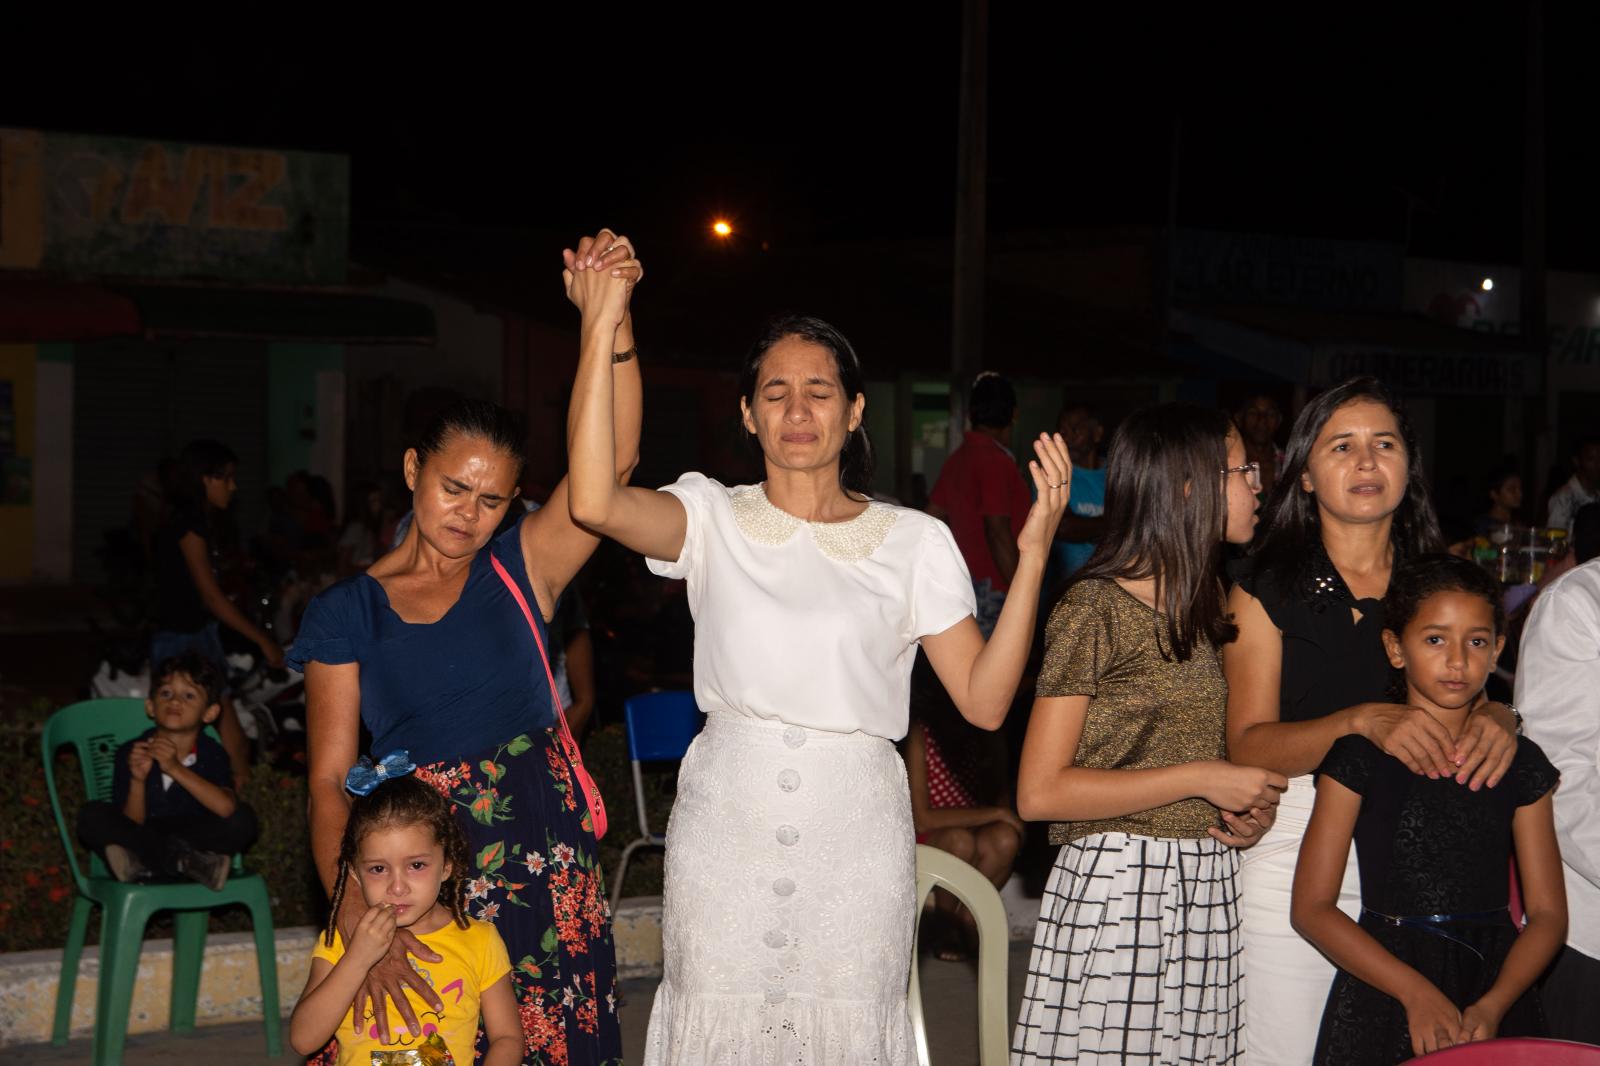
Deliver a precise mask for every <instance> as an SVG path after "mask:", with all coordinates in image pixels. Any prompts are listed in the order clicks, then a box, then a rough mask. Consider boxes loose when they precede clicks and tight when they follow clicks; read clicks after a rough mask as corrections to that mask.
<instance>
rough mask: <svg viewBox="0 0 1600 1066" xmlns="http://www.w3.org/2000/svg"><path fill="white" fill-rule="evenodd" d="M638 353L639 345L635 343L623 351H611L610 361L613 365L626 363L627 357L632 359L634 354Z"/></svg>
mask: <svg viewBox="0 0 1600 1066" xmlns="http://www.w3.org/2000/svg"><path fill="white" fill-rule="evenodd" d="M638 354H639V346H638V345H637V344H635V345H633V346H632V347H630V348H629V349H628V350H627V351H625V352H612V353H611V362H612V364H613V365H615V364H617V363H626V362H627V361H628V360H629V359H632V358H633V357H634V356H636V355H638Z"/></svg>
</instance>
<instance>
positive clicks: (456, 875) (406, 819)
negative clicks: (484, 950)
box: [324, 775, 470, 947]
mask: <svg viewBox="0 0 1600 1066" xmlns="http://www.w3.org/2000/svg"><path fill="white" fill-rule="evenodd" d="M411 825H422V826H427V827H428V829H430V830H431V831H432V832H433V838H434V840H436V841H438V842H439V844H440V846H442V847H443V848H444V859H445V862H447V863H449V864H450V876H449V877H447V878H445V879H444V881H443V882H442V883H440V885H439V902H440V903H443V904H445V905H446V906H448V907H449V908H450V916H451V917H452V918H453V919H454V920H455V923H456V925H458V926H460V927H461V928H462V929H465V928H467V906H466V895H467V878H466V872H467V870H468V869H469V868H470V867H469V866H468V865H467V863H468V855H467V838H466V837H465V836H463V835H462V832H461V826H460V825H458V824H457V823H456V819H455V815H454V814H453V813H451V810H450V804H449V803H448V802H447V801H446V800H445V798H444V797H443V796H441V795H439V793H438V792H436V791H434V789H433V787H432V786H430V785H428V784H425V783H424V782H422V781H419V780H417V778H415V777H412V776H409V775H408V776H405V777H391V778H389V779H388V780H387V781H384V782H383V783H382V784H380V785H379V786H378V787H377V788H375V789H373V790H372V791H371V792H369V793H367V794H366V795H365V796H356V797H355V798H354V799H353V800H352V802H351V804H350V818H349V820H348V821H347V822H345V824H344V837H343V839H341V840H340V841H339V873H338V875H337V876H336V877H335V878H334V883H333V899H332V900H331V901H330V905H329V912H328V928H327V930H326V932H325V934H324V936H325V942H326V943H327V945H328V946H329V947H332V946H333V934H334V923H335V921H336V920H337V919H338V916H339V907H340V905H341V904H343V903H344V895H345V887H346V886H347V885H348V884H349V881H350V870H351V867H353V866H354V865H355V861H356V852H357V851H359V850H360V848H361V841H362V840H364V839H366V836H367V834H368V833H370V832H372V831H373V830H374V829H388V828H391V827H395V826H411Z"/></svg>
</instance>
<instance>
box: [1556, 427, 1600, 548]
mask: <svg viewBox="0 0 1600 1066" xmlns="http://www.w3.org/2000/svg"><path fill="white" fill-rule="evenodd" d="M1572 470H1573V473H1572V478H1571V480H1569V481H1568V482H1567V483H1566V484H1564V485H1562V486H1561V487H1560V488H1559V489H1556V491H1555V492H1554V493H1553V494H1551V496H1550V513H1549V517H1548V518H1547V519H1546V520H1545V525H1547V526H1549V527H1550V528H1551V529H1566V530H1571V529H1572V519H1573V516H1574V515H1576V514H1577V513H1578V509H1579V508H1581V507H1583V506H1584V505H1586V504H1591V503H1600V436H1596V435H1594V434H1589V435H1588V436H1585V437H1583V438H1582V439H1581V440H1579V441H1578V446H1577V447H1576V448H1574V449H1572Z"/></svg>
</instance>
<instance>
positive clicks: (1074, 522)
mask: <svg viewBox="0 0 1600 1066" xmlns="http://www.w3.org/2000/svg"><path fill="white" fill-rule="evenodd" d="M1056 432H1058V433H1060V434H1061V437H1062V439H1063V440H1065V441H1066V442H1067V452H1068V453H1069V454H1070V455H1071V456H1072V496H1071V498H1070V499H1069V500H1068V501H1067V513H1066V514H1065V515H1063V516H1062V518H1061V525H1060V527H1059V528H1057V530H1056V543H1055V547H1054V548H1053V549H1052V550H1051V552H1050V566H1051V570H1052V573H1051V582H1052V584H1057V583H1060V582H1062V581H1065V580H1066V579H1067V578H1068V577H1069V576H1071V574H1072V573H1073V572H1074V571H1075V570H1077V569H1078V568H1079V567H1080V566H1082V565H1083V564H1084V563H1086V562H1088V561H1089V556H1091V555H1093V554H1094V546H1095V542H1096V541H1098V540H1099V539H1100V531H1101V527H1102V526H1103V525H1104V524H1105V519H1103V518H1102V517H1101V515H1103V514H1104V513H1105V509H1106V470H1105V460H1104V457H1103V455H1102V454H1101V448H1100V446H1101V442H1102V441H1103V440H1104V439H1105V433H1106V430H1105V426H1104V425H1103V424H1102V423H1101V421H1100V415H1099V413H1098V412H1096V411H1095V409H1094V408H1093V407H1090V406H1089V405H1088V404H1086V403H1075V404H1068V405H1067V406H1066V407H1063V408H1062V409H1061V415H1060V416H1059V417H1058V418H1057V419H1056Z"/></svg>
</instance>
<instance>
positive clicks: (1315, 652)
mask: <svg viewBox="0 0 1600 1066" xmlns="http://www.w3.org/2000/svg"><path fill="white" fill-rule="evenodd" d="M1439 539H1440V538H1439V526H1438V521H1437V520H1436V519H1435V518H1434V514H1433V507H1432V504H1431V503H1430V502H1429V498H1428V487H1427V481H1426V478H1425V476H1424V474H1423V471H1422V468H1421V463H1420V461H1419V458H1418V455H1417V447H1416V439H1415V436H1414V435H1413V433H1412V431H1411V427H1410V425H1409V424H1408V423H1407V422H1406V420H1405V417H1404V414H1403V413H1402V411H1401V409H1400V406H1399V404H1398V402H1397V401H1396V400H1395V398H1394V397H1393V396H1392V395H1391V394H1390V393H1389V391H1388V390H1387V389H1386V388H1385V387H1384V386H1382V385H1381V384H1379V383H1378V382H1377V381H1376V380H1374V379H1372V378H1357V379H1354V380H1352V381H1348V382H1345V383H1344V384H1342V385H1339V386H1337V387H1336V388H1333V389H1329V390H1328V391H1327V392H1324V393H1323V394H1322V395H1320V396H1318V397H1317V398H1316V399H1315V400H1313V401H1312V402H1311V403H1310V404H1309V405H1307V406H1306V408H1305V409H1304V410H1303V411H1301V412H1300V416H1299V417H1298V418H1297V419H1296V420H1295V425H1294V430H1293V432H1292V433H1291V434H1290V438H1289V447H1288V449H1287V451H1286V453H1285V456H1284V469H1283V475H1282V477H1281V478H1280V479H1279V481H1278V484H1277V486H1276V487H1275V488H1274V490H1273V493H1272V498H1271V499H1270V500H1269V501H1268V503H1267V506H1266V508H1265V511H1264V516H1263V520H1262V528H1261V530H1260V531H1259V532H1258V534H1257V538H1256V544H1255V547H1254V548H1253V550H1252V554H1251V555H1250V557H1249V558H1248V559H1246V560H1244V562H1243V563H1242V565H1240V566H1239V567H1238V568H1237V569H1236V571H1235V576H1236V578H1237V580H1238V584H1237V585H1236V586H1235V587H1234V589H1233V592H1232V594H1231V595H1230V597H1229V601H1228V606H1229V610H1230V611H1231V612H1232V614H1233V617H1234V620H1235V622H1236V623H1237V625H1238V626H1239V637H1238V639H1237V640H1236V641H1234V642H1233V643H1232V644H1229V645H1228V646H1227V647H1226V648H1225V649H1224V651H1223V671H1224V673H1225V674H1226V675H1227V679H1228V758H1229V759H1231V760H1233V761H1235V762H1242V763H1247V764H1249V765H1252V766H1263V767H1266V768H1268V769H1272V770H1276V771H1277V772H1279V773H1282V774H1285V775H1286V776H1288V777H1289V778H1290V783H1289V789H1288V791H1287V792H1286V793H1285V794H1284V797H1283V801H1282V802H1281V803H1280V804H1279V808H1278V819H1277V824H1276V825H1275V826H1274V827H1273V829H1272V830H1270V831H1269V832H1268V833H1267V834H1266V835H1265V837H1264V838H1263V840H1262V842H1261V843H1260V844H1258V845H1257V846H1256V847H1255V848H1253V849H1251V850H1250V851H1248V852H1246V853H1245V855H1244V865H1243V871H1242V885H1241V897H1242V906H1241V916H1242V920H1243V933H1244V936H1243V944H1244V957H1243V959H1242V966H1243V969H1244V973H1245V980H1246V981H1247V982H1248V988H1247V991H1246V995H1245V1004H1246V1016H1245V1023H1246V1028H1247V1034H1248V1035H1247V1038H1246V1041H1247V1047H1248V1048H1249V1051H1248V1061H1250V1062H1252V1063H1275V1064H1276V1063H1303V1062H1309V1061H1310V1059H1311V1054H1312V1050H1313V1046H1314V1044H1315V1041H1316V1020H1317V1019H1318V1018H1319V1017H1320V1016H1321V1013H1322V1008H1323V1004H1324V1002H1325V1001H1326V999H1327V995H1328V988H1329V986H1330V984H1331V983H1332V979H1333V974H1334V971H1333V967H1332V966H1331V965H1330V964H1329V963H1328V962H1327V961H1326V960H1324V959H1323V958H1322V956H1321V955H1320V954H1318V953H1317V951H1316V949H1315V948H1313V947H1312V946H1311V945H1310V944H1308V943H1306V942H1305V941H1304V940H1302V939H1301V938H1300V936H1299V935H1298V934H1297V933H1295V932H1294V930H1293V929H1292V928H1291V927H1290V924H1289V898H1290V889H1291V885H1292V882H1293V877H1294V865H1295V860H1296V857H1297V855H1298V853H1299V847H1300V839H1301V837H1302V835H1303V834H1304V832H1305V826H1306V821H1307V819H1308V818H1309V816H1310V813H1311V805H1312V801H1313V799H1314V797H1315V789H1314V788H1313V785H1312V780H1311V772H1312V771H1313V770H1315V769H1316V768H1317V766H1318V764H1320V763H1321V762H1322V760H1323V758H1324V757H1325V756H1326V755H1327V754H1328V749H1329V748H1331V747H1332V746H1333V743H1334V741H1336V740H1338V739H1339V738H1340V737H1342V736H1345V735H1347V734H1351V733H1357V734H1360V735H1362V736H1365V737H1366V738H1368V739H1369V740H1371V741H1372V742H1373V743H1374V744H1376V745H1377V746H1378V747H1380V748H1382V749H1383V750H1384V751H1386V752H1388V753H1389V754H1391V755H1393V756H1395V757H1396V758H1398V759H1400V760H1401V761H1402V762H1404V763H1405V764H1406V766H1407V767H1408V768H1409V769H1410V770H1411V771H1412V772H1414V773H1421V774H1427V775H1429V776H1430V777H1436V778H1443V777H1451V776H1454V777H1455V778H1456V780H1457V781H1458V782H1460V783H1461V784H1462V786H1463V787H1468V788H1472V789H1478V788H1482V787H1485V786H1488V787H1493V786H1494V785H1496V784H1498V783H1499V781H1500V778H1501V777H1502V776H1504V774H1505V772H1506V770H1507V769H1508V768H1509V766H1510V765H1511V758H1512V756H1513V755H1514V754H1515V752H1516V722H1515V719H1514V717H1513V715H1512V713H1511V711H1510V709H1509V708H1506V707H1504V706H1502V705H1500V704H1492V703H1490V704H1484V705H1483V706H1482V707H1481V708H1479V710H1478V711H1477V712H1475V713H1474V714H1473V716H1472V719H1471V721H1470V723H1469V725H1468V726H1467V729H1466V730H1465V732H1464V733H1463V735H1462V739H1461V742H1460V744H1459V745H1457V744H1455V743H1454V742H1453V741H1452V740H1451V738H1450V734H1449V733H1448V732H1447V731H1446V730H1445V729H1444V728H1443V727H1442V726H1440V725H1439V724H1438V723H1437V722H1435V721H1434V720H1433V719H1431V718H1429V717H1428V716H1427V715H1426V714H1423V713H1421V712H1419V711H1416V710H1414V709H1413V708H1410V707H1405V706H1401V705H1397V704H1393V703H1390V702H1388V700H1387V691H1388V687H1389V678H1390V668H1389V664H1388V660H1387V658H1386V657H1385V655H1384V651H1383V643H1382V639H1381V633H1382V630H1383V604H1382V599H1383V596H1384V593H1385V592H1386V590H1387V589H1388V585H1389V575H1390V572H1391V571H1392V569H1393V567H1394V565H1395V563H1396V562H1397V561H1399V560H1402V559H1405V558H1409V557H1411V556H1414V555H1417V554H1420V553H1422V552H1425V551H1429V550H1434V549H1436V548H1437V546H1438V543H1439ZM1340 902H1341V905H1342V906H1348V908H1349V910H1350V911H1351V913H1354V912H1355V909H1356V908H1358V907H1359V891H1358V887H1357V882H1356V876H1355V866H1354V860H1353V859H1352V862H1351V865H1350V867H1349V868H1348V869H1347V870H1346V875H1345V885H1344V891H1343V892H1342V893H1341V897H1340Z"/></svg>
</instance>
